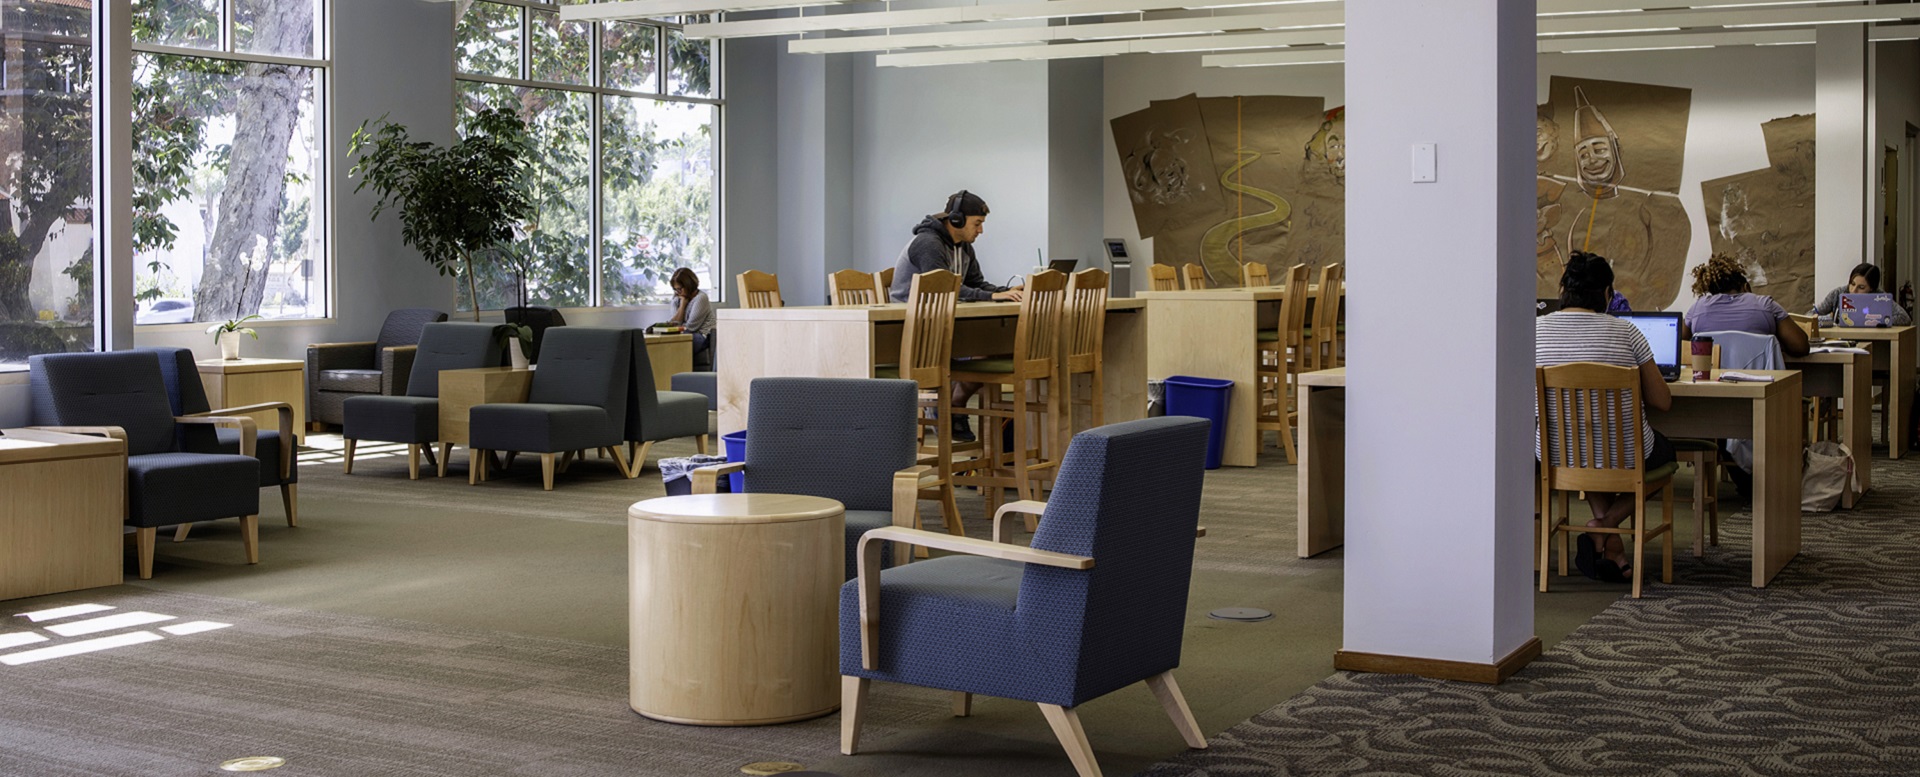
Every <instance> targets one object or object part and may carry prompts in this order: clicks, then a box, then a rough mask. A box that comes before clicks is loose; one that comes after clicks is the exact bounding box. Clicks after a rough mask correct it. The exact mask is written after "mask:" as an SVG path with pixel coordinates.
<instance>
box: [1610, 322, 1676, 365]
mask: <svg viewBox="0 0 1920 777" xmlns="http://www.w3.org/2000/svg"><path fill="white" fill-rule="evenodd" d="M1618 318H1619V319H1620V320H1622V321H1625V322H1627V323H1629V324H1632V325H1633V326H1634V327H1635V328H1637V329H1639V330H1640V334H1642V335H1645V336H1646V338H1647V345H1649V346H1651V347H1652V348H1653V363H1654V365H1655V366H1657V367H1659V368H1660V375H1661V377H1664V378H1666V379H1667V380H1674V379H1676V378H1679V377H1680V314H1679V313H1621V314H1620V315H1619V316H1618Z"/></svg>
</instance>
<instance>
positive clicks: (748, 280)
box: [736, 270, 787, 308]
mask: <svg viewBox="0 0 1920 777" xmlns="http://www.w3.org/2000/svg"><path fill="white" fill-rule="evenodd" d="M736 280H738V281H739V283H740V304H741V305H744V306H746V307H749V308H778V307H785V306H786V304H787V303H786V302H784V301H782V300H781V299H780V276H778V275H774V274H773V273H768V272H761V271H759V270H748V271H746V272H743V273H740V275H738V276H736Z"/></svg>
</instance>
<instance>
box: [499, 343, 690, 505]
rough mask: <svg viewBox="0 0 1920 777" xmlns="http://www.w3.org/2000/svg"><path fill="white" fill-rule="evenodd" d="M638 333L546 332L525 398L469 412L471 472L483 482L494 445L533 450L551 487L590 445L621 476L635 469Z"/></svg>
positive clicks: (543, 479)
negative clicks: (632, 392)
mask: <svg viewBox="0 0 1920 777" xmlns="http://www.w3.org/2000/svg"><path fill="white" fill-rule="evenodd" d="M633 337H634V333H633V331H632V330H627V329H604V328H600V327H586V326H566V327H559V328H556V329H552V330H548V332H547V340H546V342H545V343H543V344H542V345H541V348H540V369H538V370H535V371H534V373H533V385H532V386H531V387H529V388H528V390H527V401H526V402H521V403H496V404H488V405H476V406H474V408H473V409H472V410H471V411H469V412H468V415H467V421H468V423H467V428H468V431H467V437H468V439H469V442H470V444H471V446H472V447H471V448H470V449H469V450H468V459H467V461H468V466H469V467H471V468H472V472H471V475H470V477H471V478H472V479H473V480H475V481H476V482H481V483H484V482H486V480H487V462H488V460H489V458H490V456H489V454H490V453H492V452H494V451H508V452H516V453H535V454H539V456H540V475H541V480H542V483H543V485H544V486H545V487H546V489H547V490H548V491H552V490H553V475H554V473H555V472H556V471H559V472H565V471H566V469H567V467H568V466H569V465H570V464H572V462H573V456H574V454H575V453H576V452H580V451H590V450H602V451H603V452H605V453H608V454H609V455H611V456H612V457H613V459H614V461H615V462H616V463H617V464H618V465H619V466H620V470H621V472H622V474H625V475H626V476H627V477H629V478H631V477H633V476H634V474H635V473H636V470H634V469H633V468H631V467H628V466H627V461H626V454H625V453H624V452H623V451H622V450H621V447H620V443H621V437H620V435H621V430H622V429H625V428H626V422H627V383H628V381H631V380H632V379H633V374H632V369H631V366H632V363H633ZM649 381H651V378H649ZM648 385H652V384H651V382H649V384H648ZM702 412H703V413H704V412H705V411H704V410H702Z"/></svg>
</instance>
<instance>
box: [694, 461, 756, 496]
mask: <svg viewBox="0 0 1920 777" xmlns="http://www.w3.org/2000/svg"><path fill="white" fill-rule="evenodd" d="M745 471H747V463H746V462H744V461H729V462H727V463H725V464H715V465H713V466H711V467H701V468H699V469H696V470H694V471H693V473H692V477H693V492H694V493H696V494H714V493H719V491H718V489H719V488H720V476H721V475H731V474H733V473H735V472H745Z"/></svg>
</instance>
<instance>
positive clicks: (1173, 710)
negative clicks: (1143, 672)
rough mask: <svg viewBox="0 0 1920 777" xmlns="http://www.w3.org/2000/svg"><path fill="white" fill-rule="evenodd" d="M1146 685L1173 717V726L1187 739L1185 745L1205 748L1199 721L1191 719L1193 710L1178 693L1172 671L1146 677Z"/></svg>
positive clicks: (1178, 686) (1178, 688)
mask: <svg viewBox="0 0 1920 777" xmlns="http://www.w3.org/2000/svg"><path fill="white" fill-rule="evenodd" d="M1147 687H1148V688H1152V689H1153V695H1154V697H1156V698H1158V699H1159V700H1160V707H1161V708H1162V709H1165V710H1166V711H1167V717H1169V718H1172V719H1173V727H1174V728H1176V729H1179V730H1180V738H1181V739H1185V740H1187V747H1191V748H1193V749H1195V750H1205V749H1206V748H1207V738H1206V736H1205V735H1202V734H1201V733H1200V722H1199V721H1197V720H1194V719H1193V710H1191V709H1188V708H1187V697H1185V696H1182V695H1181V694H1180V684H1179V683H1176V682H1174V681H1173V672H1171V671H1168V672H1161V673H1160V674H1157V675H1154V676H1152V677H1149V678H1147Z"/></svg>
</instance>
